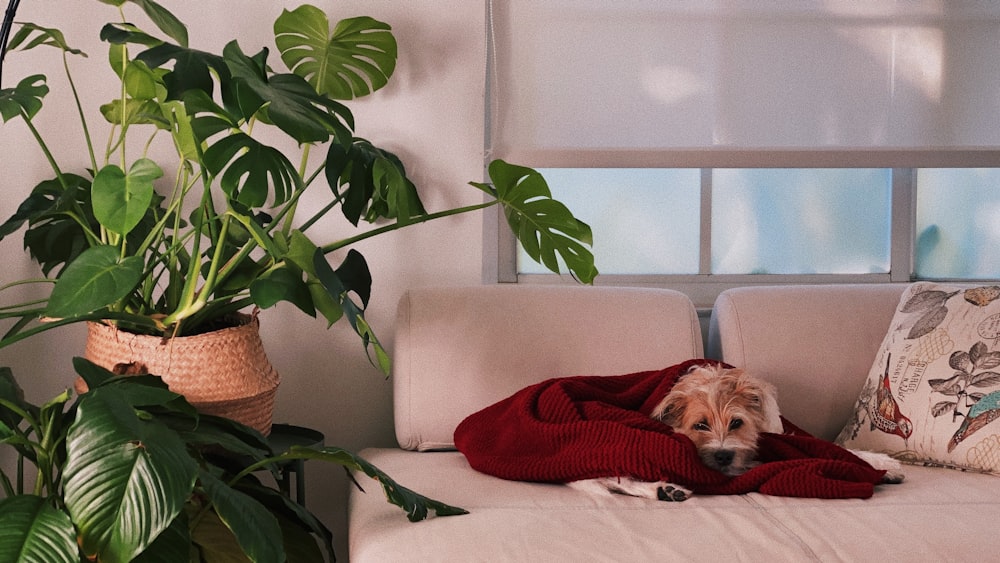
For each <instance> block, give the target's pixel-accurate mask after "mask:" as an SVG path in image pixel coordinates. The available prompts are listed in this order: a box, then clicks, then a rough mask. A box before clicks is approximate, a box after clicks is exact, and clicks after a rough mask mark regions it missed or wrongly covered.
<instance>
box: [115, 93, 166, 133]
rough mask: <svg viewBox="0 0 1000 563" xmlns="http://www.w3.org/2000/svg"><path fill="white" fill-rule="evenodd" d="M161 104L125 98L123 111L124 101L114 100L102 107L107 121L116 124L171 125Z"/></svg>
mask: <svg viewBox="0 0 1000 563" xmlns="http://www.w3.org/2000/svg"><path fill="white" fill-rule="evenodd" d="M160 107H161V106H160V105H159V104H157V103H156V102H155V101H153V100H133V99H131V98H129V99H127V100H125V112H124V114H123V113H122V110H121V108H122V101H121V100H112V101H110V102H108V103H106V104H103V105H102V106H101V107H100V110H101V115H103V116H104V119H105V121H107V122H108V123H112V124H114V125H136V124H138V125H154V126H156V127H157V128H159V129H166V128H167V127H168V126H169V123H168V122H167V120H166V118H164V116H163V112H162V111H161V109H160Z"/></svg>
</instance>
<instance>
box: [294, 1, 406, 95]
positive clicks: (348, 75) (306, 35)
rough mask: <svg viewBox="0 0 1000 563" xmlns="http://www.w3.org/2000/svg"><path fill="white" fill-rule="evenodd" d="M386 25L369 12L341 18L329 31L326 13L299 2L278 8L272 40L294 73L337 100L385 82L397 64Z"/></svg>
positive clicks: (394, 40) (392, 42) (378, 86)
mask: <svg viewBox="0 0 1000 563" xmlns="http://www.w3.org/2000/svg"><path fill="white" fill-rule="evenodd" d="M391 29H392V28H391V27H390V26H389V25H388V24H386V23H383V22H380V21H378V20H375V19H373V18H370V17H357V18H350V19H345V20H342V21H340V22H339V23H338V24H337V27H336V29H334V31H333V33H332V35H331V33H330V23H329V20H328V19H327V16H326V13H324V12H323V11H322V10H320V9H319V8H316V7H315V6H309V5H304V6H300V7H298V8H296V9H295V10H293V11H291V12H289V11H288V10H284V11H282V13H281V15H280V16H278V19H277V20H275V22H274V42H275V45H276V46H277V47H278V51H280V52H281V59H282V60H283V61H284V63H285V65H286V66H288V68H290V69H291V70H292V72H293V73H295V74H297V75H298V76H301V77H302V78H304V79H306V80H307V81H308V82H309V84H310V85H311V86H312V87H313V88H314V89H315V90H316V91H317V92H320V93H322V94H326V95H328V96H330V97H331V98H334V99H338V100H350V99H352V98H358V97H361V96H366V95H368V94H370V93H371V92H374V91H375V90H378V89H379V88H381V87H383V86H385V85H386V83H387V82H388V81H389V77H390V76H392V73H393V71H394V70H395V69H396V56H397V47H396V38H395V37H393V35H392V31H391Z"/></svg>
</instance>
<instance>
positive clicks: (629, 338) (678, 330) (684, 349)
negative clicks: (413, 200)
mask: <svg viewBox="0 0 1000 563" xmlns="http://www.w3.org/2000/svg"><path fill="white" fill-rule="evenodd" d="M702 353H703V352H702V341H701V332H700V330H699V327H698V319H697V314H696V312H695V310H694V307H693V306H692V305H691V302H690V301H689V300H688V298H687V297H686V296H684V295H683V294H681V293H678V292H675V291H670V290H663V289H620V288H619V289H615V288H607V287H583V286H571V287H567V286H483V287H462V288H433V289H415V290H411V291H410V292H409V293H407V294H406V295H404V296H403V298H402V299H401V300H400V303H399V314H398V318H397V321H396V343H395V349H394V358H393V361H394V367H393V374H392V377H393V393H394V413H395V422H396V438H397V440H398V441H399V445H400V447H402V448H404V449H410V450H435V449H451V448H454V441H453V436H452V435H453V434H454V432H455V427H456V426H458V423H459V422H461V421H462V420H463V419H464V418H465V417H466V416H468V415H470V414H472V413H473V412H476V411H478V410H480V409H482V408H483V407H486V406H488V405H490V404H492V403H495V402H496V401H499V400H500V399H502V398H504V397H506V396H508V395H511V394H512V393H514V392H515V391H517V390H518V389H521V388H523V387H526V386H528V385H531V384H533V383H538V382H539V381H543V380H545V379H549V378H551V377H561V376H569V375H621V374H626V373H632V372H636V371H643V370H651V369H660V368H664V367H667V366H670V365H673V364H676V363H678V362H681V361H683V360H688V359H691V358H698V357H701V355H702Z"/></svg>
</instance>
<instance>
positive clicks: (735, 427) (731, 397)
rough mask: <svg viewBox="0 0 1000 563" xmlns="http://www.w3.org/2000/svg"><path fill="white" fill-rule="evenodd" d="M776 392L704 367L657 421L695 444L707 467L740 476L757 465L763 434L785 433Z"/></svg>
mask: <svg viewBox="0 0 1000 563" xmlns="http://www.w3.org/2000/svg"><path fill="white" fill-rule="evenodd" d="M775 396H776V392H775V389H774V387H773V386H772V385H771V384H770V383H767V382H766V381H763V380H761V379H758V378H756V377H753V376H750V375H748V374H746V373H744V372H743V371H742V370H739V369H724V368H721V367H714V366H699V367H695V368H693V369H692V370H691V371H690V372H688V373H687V374H685V375H684V376H682V377H681V378H680V379H679V380H678V381H677V383H676V384H675V385H674V387H673V389H671V390H670V392H669V393H668V394H667V396H666V397H664V398H663V400H662V401H661V402H660V403H659V404H658V405H657V407H656V408H655V409H654V410H653V413H652V415H651V416H652V417H653V418H657V419H660V420H662V421H663V422H665V423H666V424H668V425H670V426H671V427H672V428H673V429H674V431H675V432H679V433H681V434H684V435H685V436H687V437H688V438H690V439H691V441H692V442H694V445H695V446H696V447H697V449H698V455H699V456H700V457H701V459H702V461H703V462H704V463H705V465H707V466H709V467H711V468H712V469H716V470H718V471H721V472H723V473H725V474H726V475H740V474H742V473H744V472H746V471H747V470H748V469H750V468H751V467H752V466H753V465H754V463H755V462H754V460H755V458H756V456H757V438H758V436H759V435H760V433H761V432H781V427H780V418H779V417H778V412H777V402H776V400H775Z"/></svg>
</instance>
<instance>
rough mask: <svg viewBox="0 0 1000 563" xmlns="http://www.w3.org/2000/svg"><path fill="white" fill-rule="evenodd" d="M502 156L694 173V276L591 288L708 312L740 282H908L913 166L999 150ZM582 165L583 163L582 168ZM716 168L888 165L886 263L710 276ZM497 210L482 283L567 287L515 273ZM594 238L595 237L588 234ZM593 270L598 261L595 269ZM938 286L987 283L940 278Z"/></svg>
mask: <svg viewBox="0 0 1000 563" xmlns="http://www.w3.org/2000/svg"><path fill="white" fill-rule="evenodd" d="M504 157H505V158H508V159H510V160H512V161H515V162H518V163H519V164H523V165H526V166H531V167H533V168H649V167H655V168H698V169H701V178H702V185H701V209H700V213H701V234H700V244H701V248H700V264H699V270H700V271H699V273H698V274H650V275H618V274H601V275H599V276H597V278H596V279H595V281H594V283H595V284H596V285H611V286H645V287H664V288H670V289H675V290H678V291H681V292H682V293H685V294H687V295H688V296H689V297H690V298H691V299H692V301H693V302H694V303H695V306H696V307H698V308H710V307H711V306H712V304H713V303H714V302H715V299H716V297H717V296H718V294H719V293H721V292H722V291H725V290H726V289H729V288H732V287H739V286H747V285H783V284H843V283H907V282H910V281H913V280H914V279H916V278H915V276H914V274H913V271H914V251H915V247H914V245H915V240H916V232H915V223H916V172H917V170H918V169H920V168H997V167H1000V149H995V148H991V147H990V148H951V147H949V148H945V149H898V148H873V149H866V150H858V149H848V150H838V149H805V150H800V149H789V150H783V149H775V150H746V149H726V148H711V149H691V150H663V151H613V150H609V151H549V152H538V151H531V152H525V153H523V154H518V153H517V151H504ZM582 163H586V164H582ZM715 168H889V169H891V174H892V188H891V219H890V221H891V223H890V266H889V272H888V273H877V274H712V273H710V267H711V228H712V225H711V205H712V188H711V171H712V169H715ZM503 221H504V219H503V218H502V213H501V212H500V210H497V213H496V214H487V217H486V222H485V225H484V242H485V244H484V253H483V256H484V270H483V271H484V279H486V280H487V281H492V282H499V283H524V284H553V283H574V280H573V279H572V277H571V276H569V275H566V274H564V275H555V274H519V273H518V272H517V240H516V238H515V237H514V235H513V233H511V232H510V229H508V228H506V227H504V228H499V226H500V225H501V224H503ZM594 236H595V237H599V236H600V233H594ZM597 266H598V269H600V264H598V265H597ZM938 281H964V282H968V281H986V280H970V279H967V278H947V279H943V280H938Z"/></svg>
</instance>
